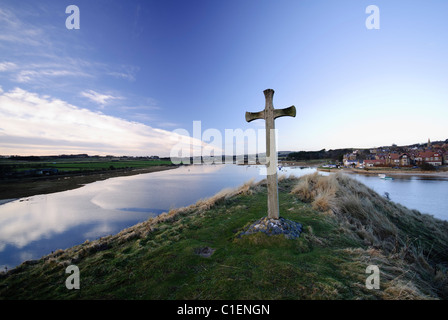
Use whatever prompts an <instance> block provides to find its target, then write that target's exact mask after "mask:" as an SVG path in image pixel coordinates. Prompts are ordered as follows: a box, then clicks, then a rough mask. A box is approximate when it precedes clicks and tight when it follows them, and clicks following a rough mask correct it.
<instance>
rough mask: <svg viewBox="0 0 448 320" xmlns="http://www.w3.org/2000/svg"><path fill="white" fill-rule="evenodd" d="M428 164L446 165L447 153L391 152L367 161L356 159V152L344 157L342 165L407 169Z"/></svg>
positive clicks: (376, 155)
mask: <svg viewBox="0 0 448 320" xmlns="http://www.w3.org/2000/svg"><path fill="white" fill-rule="evenodd" d="M425 163H426V164H430V165H433V166H435V167H438V166H442V165H448V152H445V153H443V152H439V151H431V150H429V151H428V150H427V151H421V152H412V151H411V152H406V153H403V152H391V153H388V154H381V153H379V154H375V155H374V156H371V157H370V158H369V159H358V156H357V152H354V153H352V154H347V155H344V158H343V164H344V166H346V167H366V168H369V167H408V166H421V165H423V164H425Z"/></svg>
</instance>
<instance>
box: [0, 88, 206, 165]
mask: <svg viewBox="0 0 448 320" xmlns="http://www.w3.org/2000/svg"><path fill="white" fill-rule="evenodd" d="M0 119H2V121H1V122H0V150H1V152H2V154H27V155H30V154H34V155H46V154H47V155H48V154H63V153H88V154H100V155H101V154H102V155H106V154H115V155H134V156H145V155H153V154H157V155H160V156H169V155H170V150H171V148H172V147H173V146H174V145H175V144H176V143H177V141H176V140H175V139H173V136H174V137H175V136H176V135H175V134H173V133H172V132H170V131H166V130H161V129H156V128H152V127H150V126H148V125H144V124H142V123H138V122H132V121H128V120H124V119H120V118H116V117H113V116H109V115H105V114H103V113H99V112H93V111H90V110H87V109H83V108H79V107H76V106H74V105H71V104H69V103H67V102H65V101H62V100H58V99H52V98H50V97H48V96H39V95H37V94H35V93H30V92H28V91H25V90H23V89H19V88H16V89H14V90H11V91H9V92H3V93H0ZM196 143H199V142H197V141H196Z"/></svg>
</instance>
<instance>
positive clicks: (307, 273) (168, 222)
mask: <svg viewBox="0 0 448 320" xmlns="http://www.w3.org/2000/svg"><path fill="white" fill-rule="evenodd" d="M297 184H298V180H296V179H282V180H281V181H280V185H279V191H280V212H281V216H282V217H284V218H287V219H290V220H294V221H298V222H300V223H302V224H303V226H304V232H303V233H302V235H301V237H300V238H299V239H296V240H288V239H286V238H285V237H284V236H282V235H279V236H267V235H265V234H262V233H258V234H253V235H249V236H244V237H241V238H239V237H237V234H238V232H239V231H241V230H242V229H243V228H244V227H245V226H247V225H248V224H250V223H252V222H253V221H255V220H257V219H259V218H261V217H263V216H265V215H266V187H265V185H263V184H248V185H245V186H243V187H242V188H241V189H239V190H237V191H224V192H221V193H220V194H218V195H216V196H214V197H212V198H210V199H206V200H203V201H199V202H198V203H197V204H195V205H193V206H190V207H187V208H180V209H176V210H172V211H170V212H169V213H167V214H162V215H160V216H158V217H156V218H152V219H150V220H148V221H147V222H144V223H141V224H139V225H136V226H134V227H131V228H129V229H127V230H124V231H122V232H121V233H119V234H118V235H113V236H108V237H104V238H102V239H99V240H96V241H92V242H85V243H84V244H82V245H79V246H76V247H73V248H69V249H67V250H64V251H63V250H61V251H58V252H55V253H54V254H50V255H48V256H46V257H43V258H42V259H41V260H39V261H38V263H37V264H35V265H27V264H22V265H21V266H19V267H18V268H17V269H16V270H15V271H14V272H12V273H11V272H10V273H9V274H8V275H3V276H0V298H2V299H152V300H154V299H250V300H253V299H383V298H385V299H393V298H395V297H399V296H400V295H402V294H403V292H404V291H403V290H405V289H406V288H404V287H403V286H401V287H400V285H401V283H398V280H397V279H404V280H406V282H407V284H408V285H409V282H408V280H409V278H406V277H404V276H403V274H401V273H400V270H401V271H403V270H404V269H405V267H403V265H404V264H403V265H400V263H403V261H404V260H400V259H398V258H393V259H392V258H391V257H390V256H389V257H388V258H391V259H389V260H388V259H385V258H384V255H385V254H386V253H385V252H386V251H384V252H383V251H382V249H381V247H376V248H375V247H372V246H370V245H369V244H367V243H366V242H365V241H364V240H365V239H361V238H359V237H355V236H353V233H352V232H350V231H348V230H347V226H346V225H345V224H343V223H341V220H340V217H338V215H336V214H331V213H328V212H321V211H319V210H316V209H314V208H313V205H312V203H309V201H307V202H303V201H302V200H300V197H298V196H297V194H296V193H293V192H291V191H292V190H293V189H295V186H296V185H297ZM428 219H429V218H428ZM414 232H417V231H416V230H414V229H413V230H412V234H413V235H414V236H415V234H414ZM426 236H429V235H426ZM203 247H210V248H213V249H214V250H215V251H214V253H213V255H212V256H211V257H208V258H206V257H202V256H200V255H198V254H197V253H196V252H197V250H198V249H199V248H203ZM375 250H376V251H375ZM372 262H375V263H378V264H380V268H384V270H385V272H386V271H387V273H388V275H387V276H384V277H383V278H382V282H381V286H382V290H368V289H366V288H365V279H366V274H365V269H366V267H367V266H368V265H369V264H372ZM69 264H75V265H77V266H78V267H79V268H80V276H81V289H80V290H68V289H66V287H65V279H66V278H67V277H68V275H67V274H65V268H66V266H68V265H69ZM400 266H401V269H400ZM390 270H392V271H390ZM397 270H398V271H397ZM410 276H411V275H410ZM414 278H415V275H414ZM411 281H412V279H411ZM428 281H430V279H429V280H428ZM417 284H418V283H417ZM397 288H399V289H400V290H397ZM420 289H421V288H420V287H419V290H420ZM394 290H395V291H394ZM421 290H423V289H421ZM417 291H418V290H414V291H413V292H411V293H409V295H408V296H410V297H413V298H415V296H416V292H417ZM406 292H407V291H406ZM418 292H419V291H418ZM418 292H417V293H418ZM425 294H426V295H424V296H425V297H426V296H428V293H425ZM418 297H422V295H420V296H418ZM429 297H432V298H439V296H437V295H435V296H434V295H433V296H429Z"/></svg>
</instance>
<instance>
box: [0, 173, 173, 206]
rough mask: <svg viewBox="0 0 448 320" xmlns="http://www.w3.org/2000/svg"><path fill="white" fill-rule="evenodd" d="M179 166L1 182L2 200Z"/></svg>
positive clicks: (0, 193)
mask: <svg viewBox="0 0 448 320" xmlns="http://www.w3.org/2000/svg"><path fill="white" fill-rule="evenodd" d="M174 168H177V166H152V167H146V168H138V169H117V170H107V171H96V172H83V173H72V174H66V175H55V176H45V177H37V178H36V177H33V178H24V179H14V180H3V181H0V200H6V199H17V198H24V197H30V196H34V195H38V194H49V193H54V192H61V191H66V190H73V189H77V188H80V187H82V186H83V185H86V184H88V183H92V182H95V181H101V180H106V179H109V178H115V177H122V176H131V175H137V174H143V173H150V172H156V171H163V170H170V169H174Z"/></svg>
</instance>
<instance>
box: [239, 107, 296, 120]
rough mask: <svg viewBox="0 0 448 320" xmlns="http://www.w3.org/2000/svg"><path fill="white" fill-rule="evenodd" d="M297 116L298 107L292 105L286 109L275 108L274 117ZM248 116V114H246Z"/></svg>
mask: <svg viewBox="0 0 448 320" xmlns="http://www.w3.org/2000/svg"><path fill="white" fill-rule="evenodd" d="M295 116H296V107H295V106H291V107H289V108H285V109H275V110H274V119H277V118H279V117H295ZM246 117H247V116H246Z"/></svg>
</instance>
